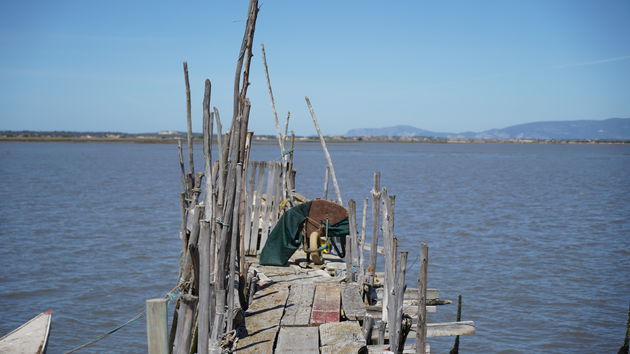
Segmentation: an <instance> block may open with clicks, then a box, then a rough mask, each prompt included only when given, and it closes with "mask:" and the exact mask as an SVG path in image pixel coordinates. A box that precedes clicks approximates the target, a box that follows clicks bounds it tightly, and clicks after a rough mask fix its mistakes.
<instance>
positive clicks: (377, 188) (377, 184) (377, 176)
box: [368, 171, 381, 286]
mask: <svg viewBox="0 0 630 354" xmlns="http://www.w3.org/2000/svg"><path fill="white" fill-rule="evenodd" d="M371 194H372V240H371V244H370V265H369V267H368V272H369V273H370V285H372V286H373V285H374V277H375V274H376V256H377V251H378V216H379V206H380V203H379V201H380V198H381V172H379V171H376V172H374V187H373V188H372V192H371Z"/></svg>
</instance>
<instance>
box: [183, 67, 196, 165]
mask: <svg viewBox="0 0 630 354" xmlns="http://www.w3.org/2000/svg"><path fill="white" fill-rule="evenodd" d="M184 82H185V84H186V125H187V127H188V131H187V134H186V137H187V138H188V169H189V170H190V174H191V175H193V176H194V175H195V163H194V161H193V136H192V116H191V108H190V82H189V81H188V63H187V62H184Z"/></svg>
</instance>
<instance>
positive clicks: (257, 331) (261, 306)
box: [236, 284, 289, 353]
mask: <svg viewBox="0 0 630 354" xmlns="http://www.w3.org/2000/svg"><path fill="white" fill-rule="evenodd" d="M288 296H289V287H288V286H286V285H283V284H271V285H268V286H266V287H262V289H259V290H258V291H257V292H256V294H254V300H253V301H252V303H251V304H250V305H249V308H247V311H246V312H245V326H246V329H247V336H246V337H244V338H241V339H240V340H239V341H238V343H237V348H236V352H238V353H272V352H273V345H274V342H275V339H276V334H277V333H278V329H279V327H280V320H281V319H282V314H283V313H284V308H285V305H286V302H287V298H288Z"/></svg>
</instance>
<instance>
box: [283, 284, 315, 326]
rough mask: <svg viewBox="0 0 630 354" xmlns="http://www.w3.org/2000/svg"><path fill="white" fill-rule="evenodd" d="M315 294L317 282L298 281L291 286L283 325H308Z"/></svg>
mask: <svg viewBox="0 0 630 354" xmlns="http://www.w3.org/2000/svg"><path fill="white" fill-rule="evenodd" d="M314 295H315V284H313V283H298V284H294V285H292V286H291V290H290V291H289V298H288V300H287V305H286V308H285V310H284V316H282V326H308V325H309V322H310V319H311V308H312V306H313V298H314Z"/></svg>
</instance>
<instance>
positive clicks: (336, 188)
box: [304, 97, 343, 205]
mask: <svg viewBox="0 0 630 354" xmlns="http://www.w3.org/2000/svg"><path fill="white" fill-rule="evenodd" d="M304 99H305V100H306V105H307V106H308V111H309V112H310V113H311V118H312V119H313V124H315V130H317V135H319V140H320V141H321V143H322V149H323V150H324V155H326V161H328V167H329V168H330V177H331V178H332V182H333V187H334V188H335V194H336V195H337V203H339V205H343V199H341V191H340V190H339V184H338V183H337V175H336V174H335V167H334V166H333V162H332V158H331V157H330V153H329V152H328V148H327V147H326V140H324V135H322V131H321V130H320V129H319V123H317V115H316V114H315V110H313V106H312V105H311V100H310V99H309V98H308V97H304Z"/></svg>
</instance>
